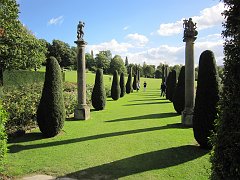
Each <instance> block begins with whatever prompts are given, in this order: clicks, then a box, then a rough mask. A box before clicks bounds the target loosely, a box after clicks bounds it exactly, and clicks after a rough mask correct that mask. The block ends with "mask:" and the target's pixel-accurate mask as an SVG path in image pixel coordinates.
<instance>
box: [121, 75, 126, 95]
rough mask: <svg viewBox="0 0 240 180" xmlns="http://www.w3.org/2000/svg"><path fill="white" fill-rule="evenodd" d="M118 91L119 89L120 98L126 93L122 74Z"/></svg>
mask: <svg viewBox="0 0 240 180" xmlns="http://www.w3.org/2000/svg"><path fill="white" fill-rule="evenodd" d="M120 89H121V93H120V97H123V96H124V95H125V93H126V87H125V78H124V73H121V74H120Z"/></svg>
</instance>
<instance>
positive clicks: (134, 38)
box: [126, 33, 149, 47]
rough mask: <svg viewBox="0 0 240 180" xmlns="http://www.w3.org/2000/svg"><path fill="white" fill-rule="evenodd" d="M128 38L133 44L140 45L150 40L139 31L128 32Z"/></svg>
mask: <svg viewBox="0 0 240 180" xmlns="http://www.w3.org/2000/svg"><path fill="white" fill-rule="evenodd" d="M126 39H128V40H129V41H130V43H131V44H133V45H134V46H138V47H143V46H145V45H146V44H147V43H148V41H149V40H148V38H147V37H146V36H144V35H141V34H138V33H135V34H128V35H127V36H126Z"/></svg>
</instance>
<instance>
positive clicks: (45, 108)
mask: <svg viewBox="0 0 240 180" xmlns="http://www.w3.org/2000/svg"><path fill="white" fill-rule="evenodd" d="M65 113H66V112H65V106H64V100H63V86H62V74H61V68H60V66H59V64H58V62H57V60H56V59H55V58H54V57H50V58H49V59H47V64H46V73H45V82H44V86H43V91H42V97H41V100H40V103H39V106H38V109H37V123H38V126H39V129H40V131H41V132H42V133H43V135H44V136H45V137H53V136H55V135H57V134H58V133H59V132H60V131H61V129H62V127H63V124H64V121H65V116H66V114H65Z"/></svg>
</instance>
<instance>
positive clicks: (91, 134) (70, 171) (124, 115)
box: [7, 80, 210, 179]
mask: <svg viewBox="0 0 240 180" xmlns="http://www.w3.org/2000/svg"><path fill="white" fill-rule="evenodd" d="M158 85H159V84H158V83H156V80H148V87H147V91H146V92H143V91H142V89H141V90H140V91H139V92H134V93H131V94H126V95H125V96H124V97H123V98H121V99H119V100H118V101H113V100H111V99H108V100H107V105H106V109H105V110H103V111H91V119H90V120H87V121H75V120H72V119H68V120H67V121H66V122H65V126H64V128H63V132H62V133H61V134H60V135H58V136H57V137H54V138H51V139H43V138H42V136H41V134H40V132H39V131H38V130H35V131H33V132H30V133H28V134H26V135H25V136H23V137H20V138H17V139H16V140H14V141H13V142H11V143H9V151H10V153H9V157H8V160H9V161H8V162H9V163H8V167H7V173H8V174H9V175H11V176H16V177H21V176H24V175H29V174H49V175H54V176H58V177H60V176H69V177H75V178H78V179H84V178H85V179H100V178H103V179H121V178H122V179H208V176H209V172H210V163H209V152H208V151H204V150H201V149H199V147H197V145H196V142H195V140H194V137H193V132H192V128H184V127H182V126H181V123H180V122H181V118H180V116H179V115H177V114H176V113H175V111H174V109H173V106H172V103H170V102H169V101H168V100H165V99H164V98H160V96H159V88H158Z"/></svg>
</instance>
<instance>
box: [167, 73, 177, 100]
mask: <svg viewBox="0 0 240 180" xmlns="http://www.w3.org/2000/svg"><path fill="white" fill-rule="evenodd" d="M176 78H177V77H176V71H175V70H172V71H171V72H170V73H169V75H168V77H167V88H166V98H167V99H169V100H170V101H171V102H172V101H173V94H174V91H175V88H176V82H177V79H176Z"/></svg>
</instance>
